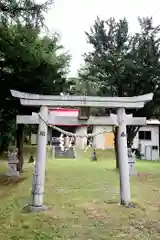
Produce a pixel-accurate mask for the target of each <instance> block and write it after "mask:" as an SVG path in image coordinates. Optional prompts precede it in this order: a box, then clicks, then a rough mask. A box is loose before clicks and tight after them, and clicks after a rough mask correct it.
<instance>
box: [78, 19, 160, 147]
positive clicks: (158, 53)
mask: <svg viewBox="0 0 160 240" xmlns="http://www.w3.org/2000/svg"><path fill="white" fill-rule="evenodd" d="M138 22H139V25H140V32H139V33H135V34H130V33H129V27H128V21H127V20H126V19H125V18H124V19H122V20H119V21H116V20H115V19H114V18H110V19H108V20H107V21H104V20H100V19H99V18H97V19H96V21H95V23H94V25H93V26H92V27H91V28H90V31H89V32H87V33H86V36H87V39H88V43H89V44H91V45H92V48H93V51H91V52H89V53H86V54H84V61H85V65H84V67H83V68H82V69H80V73H79V76H80V78H81V81H84V82H85V83H86V82H87V84H88V85H90V86H91V87H92V88H93V87H94V89H95V91H96V94H97V95H99V96H119V97H123V96H129V97H131V96H136V95H141V94H146V93H149V92H153V93H154V94H155V95H154V100H153V101H152V102H151V103H149V104H147V105H146V106H145V107H144V108H143V109H141V110H136V109H135V110H132V111H128V113H131V112H132V113H133V116H135V117H141V116H144V117H147V118H151V117H152V116H153V115H154V113H155V109H157V106H159V98H158V96H159V90H158V89H159V88H160V48H159V44H160V37H159V30H160V27H159V26H156V27H154V26H153V21H152V18H143V19H141V18H138ZM158 109H159V108H158ZM111 111H112V112H114V110H113V109H111ZM137 130H138V127H133V126H129V127H128V128H127V131H128V145H129V146H131V145H132V141H133V138H134V137H135V135H136V133H137Z"/></svg>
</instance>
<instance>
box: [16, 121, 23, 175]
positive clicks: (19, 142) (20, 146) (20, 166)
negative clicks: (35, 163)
mask: <svg viewBox="0 0 160 240" xmlns="http://www.w3.org/2000/svg"><path fill="white" fill-rule="evenodd" d="M23 130H24V125H23V124H18V125H17V148H18V160H19V161H18V164H17V171H19V172H22V170H23V163H24V158H23V141H24V135H23V134H24V133H23Z"/></svg>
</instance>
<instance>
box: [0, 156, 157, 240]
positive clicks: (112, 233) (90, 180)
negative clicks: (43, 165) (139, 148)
mask: <svg viewBox="0 0 160 240" xmlns="http://www.w3.org/2000/svg"><path fill="white" fill-rule="evenodd" d="M104 156H105V155H104ZM136 166H137V170H138V172H140V173H141V174H139V175H138V176H135V177H132V178H131V195H132V201H133V202H134V203H135V204H136V208H131V209H127V208H125V207H122V206H120V205H119V204H118V203H119V175H118V173H117V172H116V171H115V162H114V161H111V160H104V157H103V159H102V158H101V161H98V162H90V161H89V160H85V159H84V157H83V159H82V158H81V159H79V160H48V161H47V171H46V184H45V199H44V201H45V204H46V205H47V206H48V210H47V211H45V212H41V213H28V214H27V213H23V212H22V208H23V206H25V204H27V202H28V200H29V197H30V191H31V182H32V172H33V165H32V164H28V163H26V164H25V168H24V170H25V172H24V173H23V174H22V177H21V179H20V181H18V182H11V181H9V180H8V181H7V180H6V179H4V177H1V178H0V240H11V239H12V240H18V239H22V240H32V239H33V240H51V239H53V240H60V239H61V240H63V239H64V240H69V239H70V240H71V239H75V240H110V239H111V240H112V239H113V240H115V239H128V240H129V239H130V240H131V239H132V240H134V239H137V240H143V239H144V240H148V239H153V240H156V239H160V163H157V162H145V161H139V162H137V163H136ZM0 167H1V172H5V171H6V169H7V163H6V162H4V161H0Z"/></svg>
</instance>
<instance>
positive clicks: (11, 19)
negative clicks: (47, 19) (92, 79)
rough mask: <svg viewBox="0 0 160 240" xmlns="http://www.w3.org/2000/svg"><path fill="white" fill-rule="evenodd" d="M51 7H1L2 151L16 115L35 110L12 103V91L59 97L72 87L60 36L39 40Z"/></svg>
mask: <svg viewBox="0 0 160 240" xmlns="http://www.w3.org/2000/svg"><path fill="white" fill-rule="evenodd" d="M50 3H52V1H50V2H49V1H48V2H45V3H44V4H41V5H38V4H35V2H34V1H31V0H27V1H18V0H15V1H11V0H7V1H1V3H0V61H1V64H0V75H1V79H0V86H1V88H0V150H3V149H4V147H5V146H6V145H8V142H9V141H10V140H11V138H12V136H13V134H14V133H15V115H16V114H24V113H26V114H28V111H30V112H31V111H32V110H35V109H27V108H23V107H22V106H21V105H20V103H19V101H17V100H15V99H12V97H11V94H10V89H16V90H19V91H25V92H30V93H39V94H59V93H60V92H62V91H63V90H64V89H65V90H66V89H67V88H68V87H69V84H68V82H67V81H66V74H67V72H68V66H69V61H70V56H69V54H68V53H66V52H65V51H64V49H63V46H61V45H60V44H59V37H58V35H57V34H53V35H52V36H49V35H46V36H44V37H40V31H41V29H42V27H43V26H44V12H45V11H47V8H48V7H49V6H50Z"/></svg>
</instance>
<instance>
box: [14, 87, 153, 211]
mask: <svg viewBox="0 0 160 240" xmlns="http://www.w3.org/2000/svg"><path fill="white" fill-rule="evenodd" d="M11 94H12V96H13V97H16V98H20V102H21V104H22V105H24V106H40V116H41V117H42V118H43V119H44V120H45V121H46V122H48V121H51V120H49V118H48V107H49V106H52V107H54V106H55V107H57V106H61V107H62V106H63V107H64V106H74V107H75V106H76V107H105V108H115V109H117V118H116V117H112V116H111V117H108V118H106V117H105V119H104V118H101V119H100V118H96V117H90V118H89V119H88V120H87V121H85V124H98V122H99V123H100V125H118V126H119V131H118V139H119V146H118V151H119V165H120V195H121V204H122V205H126V206H128V205H129V204H130V182H129V167H128V149H127V136H126V125H145V118H139V119H138V118H136V119H135V120H133V119H132V118H131V117H130V116H129V117H127V116H126V113H125V108H129V109H135V108H143V107H144V104H145V103H147V102H149V101H151V100H152V98H153V93H149V94H146V95H142V96H135V97H92V96H50V95H38V94H29V93H23V92H19V91H15V90H11ZM29 118H30V120H29ZM42 118H39V117H38V116H36V115H35V114H33V115H32V116H17V123H24V124H25V123H27V124H28V123H29V121H30V123H31V124H39V128H38V139H37V153H36V164H35V171H34V175H33V184H32V201H31V204H30V205H28V207H29V210H30V211H42V210H45V209H46V207H45V206H44V205H43V196H44V181H45V165H46V143H47V131H48V126H47V124H46V123H45V122H44V121H43V119H42ZM57 120H58V119H57ZM57 120H56V119H55V121H57ZM59 120H60V119H59ZM68 120H69V119H68ZM69 121H70V120H69ZM69 121H68V124H69ZM76 121H78V120H76ZM104 122H105V123H104ZM134 122H135V124H134ZM140 122H141V123H143V124H141V123H140ZM55 123H56V122H55ZM79 123H80V124H82V121H80V120H79ZM138 123H139V124H138ZM52 124H54V122H52ZM72 124H73V123H71V125H72Z"/></svg>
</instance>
